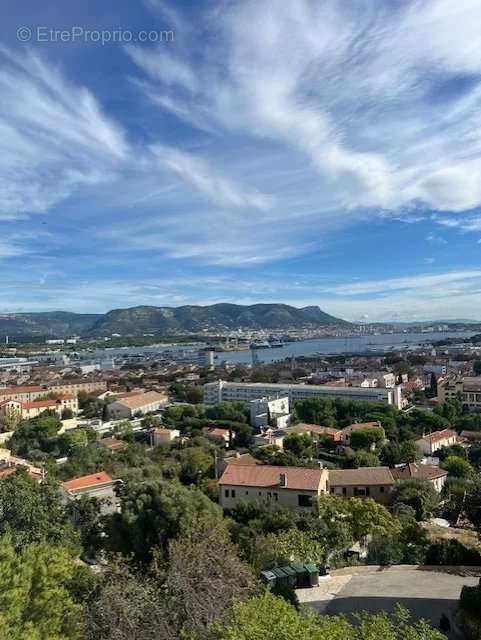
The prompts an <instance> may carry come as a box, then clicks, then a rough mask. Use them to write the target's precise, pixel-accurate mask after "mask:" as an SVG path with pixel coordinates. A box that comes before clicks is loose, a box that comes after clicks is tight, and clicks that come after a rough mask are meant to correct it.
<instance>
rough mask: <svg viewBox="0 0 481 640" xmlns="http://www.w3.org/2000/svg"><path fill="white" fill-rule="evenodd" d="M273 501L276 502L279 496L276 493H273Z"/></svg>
mask: <svg viewBox="0 0 481 640" xmlns="http://www.w3.org/2000/svg"><path fill="white" fill-rule="evenodd" d="M274 500H275V501H276V502H277V501H278V500H279V495H278V494H277V493H274Z"/></svg>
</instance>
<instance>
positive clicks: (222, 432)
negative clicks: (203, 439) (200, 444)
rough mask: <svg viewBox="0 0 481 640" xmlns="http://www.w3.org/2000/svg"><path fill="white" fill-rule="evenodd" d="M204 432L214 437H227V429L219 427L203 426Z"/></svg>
mask: <svg viewBox="0 0 481 640" xmlns="http://www.w3.org/2000/svg"><path fill="white" fill-rule="evenodd" d="M203 430H204V429H203ZM205 433H207V435H209V436H213V437H216V438H225V437H226V436H227V437H229V429H221V428H220V427H205Z"/></svg>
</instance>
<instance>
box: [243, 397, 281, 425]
mask: <svg viewBox="0 0 481 640" xmlns="http://www.w3.org/2000/svg"><path fill="white" fill-rule="evenodd" d="M249 409H250V423H251V425H252V426H253V427H256V428H260V427H266V426H267V425H271V426H273V427H279V428H282V427H284V426H287V424H288V423H289V419H290V413H289V398H288V396H283V397H264V398H256V399H255V400H251V401H250V402H249Z"/></svg>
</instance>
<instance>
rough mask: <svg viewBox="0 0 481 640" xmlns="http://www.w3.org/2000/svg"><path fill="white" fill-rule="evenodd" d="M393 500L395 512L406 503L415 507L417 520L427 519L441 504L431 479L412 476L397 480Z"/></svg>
mask: <svg viewBox="0 0 481 640" xmlns="http://www.w3.org/2000/svg"><path fill="white" fill-rule="evenodd" d="M392 501H393V510H394V512H396V511H397V510H398V509H400V508H401V506H404V505H405V506H409V507H412V508H413V509H414V512H415V514H416V520H427V519H428V518H430V517H431V516H432V514H433V512H434V511H435V509H436V508H437V507H438V505H439V495H438V494H437V492H436V490H435V488H434V487H433V485H432V484H431V482H429V480H426V479H424V478H412V479H409V480H401V481H398V482H396V484H395V485H394V489H393V492H392Z"/></svg>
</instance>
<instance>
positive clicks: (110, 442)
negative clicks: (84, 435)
mask: <svg viewBox="0 0 481 640" xmlns="http://www.w3.org/2000/svg"><path fill="white" fill-rule="evenodd" d="M96 444H97V447H99V448H100V449H107V451H111V452H112V453H116V452H117V451H125V449H127V447H128V446H129V445H128V443H127V442H125V440H118V439H117V438H102V439H101V440H98V441H97V443H96Z"/></svg>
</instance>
